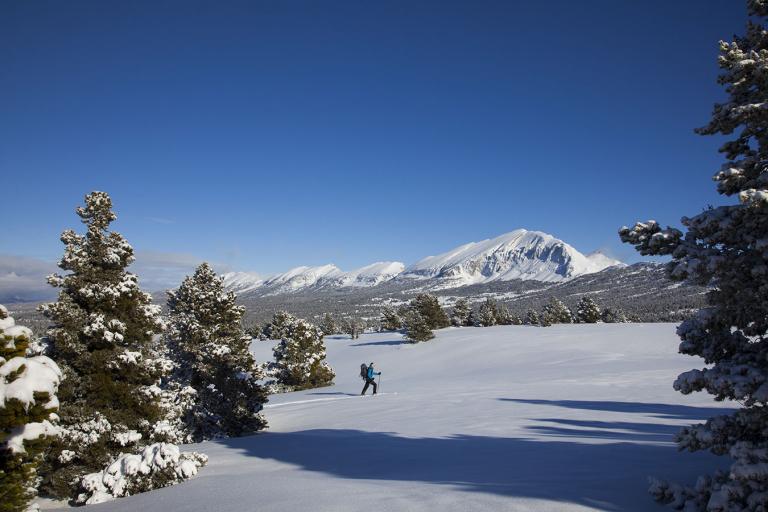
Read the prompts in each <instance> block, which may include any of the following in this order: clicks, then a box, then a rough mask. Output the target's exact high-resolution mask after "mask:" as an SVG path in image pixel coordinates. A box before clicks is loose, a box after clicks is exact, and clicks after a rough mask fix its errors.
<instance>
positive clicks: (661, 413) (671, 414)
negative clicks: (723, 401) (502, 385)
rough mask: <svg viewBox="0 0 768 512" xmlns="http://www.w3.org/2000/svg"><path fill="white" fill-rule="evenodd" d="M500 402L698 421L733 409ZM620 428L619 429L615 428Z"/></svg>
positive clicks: (604, 403)
mask: <svg viewBox="0 0 768 512" xmlns="http://www.w3.org/2000/svg"><path fill="white" fill-rule="evenodd" d="M499 400H500V401H502V402H516V403H521V404H533V405H551V406H554V407H565V408H567V409H585V410H590V411H610V412H622V413H638V414H646V415H649V416H652V417H656V418H664V419H677V420H691V421H699V420H705V419H707V418H711V417H712V416H719V415H721V414H730V413H732V412H733V411H734V409H729V408H725V407H691V406H688V405H673V404H653V403H642V402H612V401H597V400H594V401H593V400H530V399H522V398H499ZM616 428H621V427H616Z"/></svg>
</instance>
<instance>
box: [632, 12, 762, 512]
mask: <svg viewBox="0 0 768 512" xmlns="http://www.w3.org/2000/svg"><path fill="white" fill-rule="evenodd" d="M747 8H748V11H749V14H750V15H751V16H755V17H757V18H756V20H755V21H754V22H750V23H749V24H748V26H747V34H746V36H744V37H736V38H735V39H734V41H733V42H731V43H726V42H721V43H720V59H719V65H720V68H721V70H722V74H721V75H720V78H719V82H720V83H721V84H723V85H725V86H726V91H727V93H728V95H729V98H728V100H727V101H726V102H725V103H722V104H718V105H715V109H714V112H713V115H712V119H711V121H710V123H709V124H708V125H707V126H705V127H704V128H701V129H699V130H698V132H699V133H701V134H707V135H709V134H720V135H724V136H727V137H729V139H728V140H726V142H725V143H724V144H723V146H722V147H721V148H720V152H721V153H723V154H724V155H725V158H726V161H725V162H724V164H723V166H722V168H721V170H720V171H719V172H717V173H716V174H715V177H714V179H715V181H716V182H717V190H718V192H719V193H721V194H723V195H725V196H729V197H732V196H736V197H737V198H738V203H736V204H727V205H725V206H720V207H717V208H709V209H707V210H704V211H703V212H702V213H699V214H698V215H696V216H694V217H691V218H687V217H684V218H683V219H682V224H683V226H685V228H686V231H687V232H686V233H683V232H681V231H680V230H677V229H674V228H667V229H662V228H661V227H660V226H659V224H658V223H656V222H655V221H648V222H644V223H637V224H636V225H635V226H634V227H633V228H631V229H630V228H627V227H624V228H622V229H621V230H620V231H619V233H620V236H621V239H622V241H624V242H627V243H631V244H633V245H634V246H635V247H636V249H637V250H638V251H639V252H640V253H641V254H644V255H651V254H652V255H671V256H672V261H671V262H670V263H669V264H668V266H667V271H668V275H669V276H670V277H671V278H672V279H674V280H679V281H688V282H691V283H695V284H699V285H711V286H712V291H710V292H709V294H708V296H707V299H708V302H709V307H707V308H705V309H702V310H700V311H699V312H698V313H696V314H694V315H693V316H692V317H690V318H689V319H687V320H685V321H684V322H683V323H682V324H681V325H680V326H679V327H678V330H677V333H678V335H679V336H680V339H681V343H680V352H681V353H683V354H687V355H691V356H698V357H701V358H703V360H704V361H703V362H704V364H706V367H705V368H703V369H700V370H699V369H694V370H690V371H688V372H685V373H683V374H681V375H680V376H678V378H677V380H676V381H675V383H674V387H675V389H677V390H678V391H680V392H681V393H683V394H689V393H693V392H696V391H707V392H709V393H710V394H712V395H713V396H714V398H715V400H717V401H721V400H734V401H736V402H738V403H739V404H741V407H740V408H739V409H737V410H736V411H735V412H733V413H731V414H722V415H719V416H716V417H714V418H711V419H710V420H708V421H707V422H706V423H701V424H697V425H692V426H690V427H687V428H683V429H682V431H681V432H680V433H679V434H678V435H677V437H676V440H677V443H678V447H679V449H680V450H688V451H696V450H709V451H710V452H712V453H714V454H716V455H726V454H727V455H730V457H731V459H732V465H731V468H730V471H725V472H718V473H715V474H714V475H712V476H706V477H700V478H699V480H698V482H696V485H695V487H684V486H681V485H678V484H669V483H666V482H659V481H655V482H654V483H653V485H652V487H651V493H652V494H653V495H654V496H655V498H656V499H657V500H659V501H661V502H663V503H668V504H671V505H672V506H673V507H674V508H675V509H678V510H685V511H690V512H693V511H704V510H709V511H714V510H717V511H728V512H731V511H764V510H766V509H768V498H767V496H768V478H767V477H766V467H768V429H767V428H766V425H768V273H766V263H765V262H766V261H767V260H768V243H766V240H768V179H766V176H768V174H766V162H767V161H768V139H766V133H768V110H766V109H765V108H764V106H765V105H766V101H767V100H768V82H767V81H766V78H765V70H766V69H767V68H768V31H767V30H766V27H765V24H764V20H765V17H766V16H768V3H767V2H766V1H765V0H749V1H748V2H747ZM681 193H682V194H685V191H681Z"/></svg>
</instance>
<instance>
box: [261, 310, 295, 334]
mask: <svg viewBox="0 0 768 512" xmlns="http://www.w3.org/2000/svg"><path fill="white" fill-rule="evenodd" d="M296 322H297V319H296V317H295V316H293V315H292V314H290V313H289V312H287V311H278V312H277V313H275V314H274V315H272V321H271V322H269V323H268V324H267V325H265V326H264V328H263V329H262V330H261V332H262V337H263V338H264V339H265V340H281V339H283V338H285V336H286V335H287V334H288V332H289V331H290V329H291V326H292V325H293V324H295V323H296Z"/></svg>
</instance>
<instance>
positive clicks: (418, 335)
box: [403, 309, 435, 343]
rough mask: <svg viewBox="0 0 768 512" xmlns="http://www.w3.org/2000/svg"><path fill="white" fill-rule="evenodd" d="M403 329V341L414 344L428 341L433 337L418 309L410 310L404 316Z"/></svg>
mask: <svg viewBox="0 0 768 512" xmlns="http://www.w3.org/2000/svg"><path fill="white" fill-rule="evenodd" d="M403 327H404V328H405V339H407V340H409V341H412V342H414V343H418V342H420V341H429V340H431V339H432V338H434V337H435V335H434V334H433V333H432V329H430V328H429V324H428V323H427V320H426V319H425V318H424V316H422V314H421V313H420V312H419V310H418V309H412V310H411V311H409V312H408V314H406V315H405V319H404V320H403Z"/></svg>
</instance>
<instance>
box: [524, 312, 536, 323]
mask: <svg viewBox="0 0 768 512" xmlns="http://www.w3.org/2000/svg"><path fill="white" fill-rule="evenodd" d="M524 322H525V325H539V314H538V313H537V312H536V310H535V309H529V310H528V311H527V312H526V313H525V320H524Z"/></svg>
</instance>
